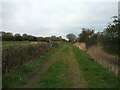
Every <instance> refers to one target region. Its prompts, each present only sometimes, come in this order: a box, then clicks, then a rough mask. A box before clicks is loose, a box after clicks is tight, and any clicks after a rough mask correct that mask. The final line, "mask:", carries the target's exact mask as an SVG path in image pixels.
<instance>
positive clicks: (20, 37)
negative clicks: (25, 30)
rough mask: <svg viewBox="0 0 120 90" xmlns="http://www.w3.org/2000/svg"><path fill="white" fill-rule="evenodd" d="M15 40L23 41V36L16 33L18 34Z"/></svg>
mask: <svg viewBox="0 0 120 90" xmlns="http://www.w3.org/2000/svg"><path fill="white" fill-rule="evenodd" d="M14 40H15V41H22V36H21V35H20V34H19V33H16V34H15V35H14Z"/></svg>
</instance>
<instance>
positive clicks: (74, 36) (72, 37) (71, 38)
mask: <svg viewBox="0 0 120 90" xmlns="http://www.w3.org/2000/svg"><path fill="white" fill-rule="evenodd" d="M66 37H67V38H68V39H69V42H75V41H76V35H74V34H72V33H71V34H68V35H67V36H66Z"/></svg>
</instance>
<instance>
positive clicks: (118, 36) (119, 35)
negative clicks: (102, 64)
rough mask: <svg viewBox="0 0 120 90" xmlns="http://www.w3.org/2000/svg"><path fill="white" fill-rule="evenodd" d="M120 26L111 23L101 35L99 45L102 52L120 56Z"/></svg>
mask: <svg viewBox="0 0 120 90" xmlns="http://www.w3.org/2000/svg"><path fill="white" fill-rule="evenodd" d="M119 28H120V24H119V23H116V22H114V21H113V22H112V23H111V24H109V25H108V26H107V28H106V29H105V30H104V31H103V33H102V34H101V44H102V45H103V48H104V50H106V51H107V52H109V53H111V54H116V55H118V56H120V51H119V47H120V30H119Z"/></svg>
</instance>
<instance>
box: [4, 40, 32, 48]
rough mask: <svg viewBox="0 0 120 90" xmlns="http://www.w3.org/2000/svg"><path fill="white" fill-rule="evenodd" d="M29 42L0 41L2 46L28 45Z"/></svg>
mask: <svg viewBox="0 0 120 90" xmlns="http://www.w3.org/2000/svg"><path fill="white" fill-rule="evenodd" d="M28 44H30V41H2V46H3V47H6V46H16V45H28Z"/></svg>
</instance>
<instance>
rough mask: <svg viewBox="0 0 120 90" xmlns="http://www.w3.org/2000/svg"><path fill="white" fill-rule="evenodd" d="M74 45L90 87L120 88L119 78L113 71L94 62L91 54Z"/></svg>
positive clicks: (81, 68)
mask: <svg viewBox="0 0 120 90" xmlns="http://www.w3.org/2000/svg"><path fill="white" fill-rule="evenodd" d="M72 47H73V51H74V53H75V55H76V58H77V61H78V64H79V67H80V70H81V71H82V75H83V77H84V79H85V81H86V82H87V83H88V87H89V88H118V78H117V76H115V74H114V73H113V72H111V71H108V70H107V69H105V68H103V67H102V66H101V65H99V64H98V63H96V62H94V60H93V59H92V58H91V57H90V56H88V55H87V54H86V53H85V52H83V51H81V50H79V49H78V48H77V47H75V46H72Z"/></svg>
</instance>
